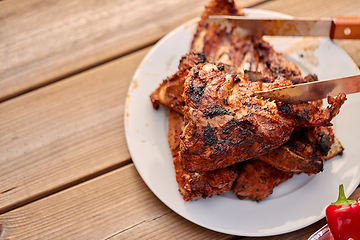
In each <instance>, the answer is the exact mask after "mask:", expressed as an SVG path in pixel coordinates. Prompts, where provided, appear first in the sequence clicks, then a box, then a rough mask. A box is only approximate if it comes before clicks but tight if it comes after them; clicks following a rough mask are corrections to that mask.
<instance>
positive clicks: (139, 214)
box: [0, 164, 232, 239]
mask: <svg viewBox="0 0 360 240" xmlns="http://www.w3.org/2000/svg"><path fill="white" fill-rule="evenodd" d="M0 226H2V227H1V228H2V234H1V235H0V239H35V238H41V239H139V238H141V237H144V238H146V239H152V238H154V239H229V238H232V236H230V235H225V234H221V233H216V232H213V231H210V230H207V229H205V228H202V227H199V226H197V225H195V224H193V223H191V222H189V221H187V220H185V219H184V218H182V217H180V216H178V215H177V214H175V213H174V212H172V211H171V210H170V209H169V208H167V207H166V206H165V205H164V204H163V203H162V202H160V200H158V199H157V198H156V197H155V196H154V195H153V193H152V192H151V191H150V190H149V189H148V187H147V186H146V185H145V184H144V182H143V181H142V179H141V178H140V176H139V175H138V173H137V171H136V169H135V167H134V165H133V164H130V165H127V166H124V167H122V168H120V169H117V170H115V171H112V172H110V173H107V174H105V175H102V176H100V177H98V178H95V179H92V180H90V181H87V182H85V183H82V184H80V185H77V186H75V187H73V188H69V189H67V190H65V191H63V192H60V193H57V194H54V195H52V196H49V197H47V198H44V199H41V200H39V201H36V202H33V203H31V204H28V205H26V206H23V207H21V208H18V209H15V210H13V211H11V212H8V213H5V214H3V215H0Z"/></svg>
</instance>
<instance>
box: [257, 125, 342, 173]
mask: <svg viewBox="0 0 360 240" xmlns="http://www.w3.org/2000/svg"><path fill="white" fill-rule="evenodd" d="M343 150H344V148H343V147H342V146H341V144H340V142H339V140H337V138H336V137H335V136H334V133H333V130H332V128H331V127H309V128H301V127H297V128H295V129H294V131H293V132H292V134H291V136H290V140H289V141H288V142H286V143H285V144H284V145H282V146H280V147H279V148H277V149H275V150H273V151H271V152H269V153H267V154H265V155H262V156H259V157H257V159H258V160H261V161H263V162H265V163H268V164H270V165H271V166H273V167H275V168H277V169H279V170H282V171H287V172H293V173H306V174H308V175H311V174H317V173H319V172H321V171H323V168H324V161H325V160H328V159H330V158H333V157H334V156H336V155H339V154H342V152H343Z"/></svg>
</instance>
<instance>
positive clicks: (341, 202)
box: [332, 184, 354, 206]
mask: <svg viewBox="0 0 360 240" xmlns="http://www.w3.org/2000/svg"><path fill="white" fill-rule="evenodd" d="M353 202H354V200H348V199H347V198H346V196H345V192H344V185H343V184H340V186H339V197H338V199H337V200H336V202H333V203H332V204H333V205H335V206H337V205H350V204H351V203H353Z"/></svg>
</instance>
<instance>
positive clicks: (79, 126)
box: [0, 49, 149, 213]
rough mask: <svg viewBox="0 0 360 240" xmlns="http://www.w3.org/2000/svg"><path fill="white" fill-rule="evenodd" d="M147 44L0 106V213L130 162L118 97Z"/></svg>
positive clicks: (122, 108)
mask: <svg viewBox="0 0 360 240" xmlns="http://www.w3.org/2000/svg"><path fill="white" fill-rule="evenodd" d="M148 50H149V49H144V50H142V51H138V52H136V53H134V54H131V55H128V56H126V57H123V58H120V59H118V60H116V61H113V62H110V63H107V64H105V65H103V66H100V67H97V68H94V69H92V70H89V71H86V72H84V73H82V74H78V75H76V76H74V77H71V78H69V79H66V80H64V81H60V82H57V83H56V84H52V85H49V86H47V87H43V88H41V89H38V90H36V91H33V92H30V93H28V94H25V95H22V96H21V97H17V98H15V99H12V100H9V101H6V102H3V103H2V104H0V132H1V134H0V142H1V144H0V152H1V154H0V165H1V168H0V182H1V184H0V213H1V212H3V211H6V210H7V209H9V208H11V207H12V206H14V205H17V204H21V203H23V202H24V201H25V202H26V201H29V200H31V199H33V198H37V197H41V196H42V195H44V194H46V193H47V192H48V191H56V189H59V188H61V187H63V186H66V185H68V184H71V183H73V182H76V181H79V179H83V178H86V177H87V176H89V175H93V174H96V173H97V172H99V171H104V170H105V171H106V169H108V168H112V167H113V166H119V165H121V164H126V163H129V162H130V155H129V152H128V149H127V144H126V140H125V133H124V111H125V106H124V105H125V98H126V94H127V89H128V86H129V83H130V80H131V78H132V75H133V73H134V71H135V69H136V67H137V65H138V64H139V62H140V61H141V59H142V58H143V57H144V55H145V54H146V53H147V51H148Z"/></svg>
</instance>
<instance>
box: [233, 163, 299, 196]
mask: <svg viewBox="0 0 360 240" xmlns="http://www.w3.org/2000/svg"><path fill="white" fill-rule="evenodd" d="M238 169H239V171H238V175H239V176H238V178H237V179H236V182H235V183H234V186H233V191H234V193H235V194H236V195H237V196H238V197H239V198H240V199H245V198H249V199H252V200H255V201H258V202H259V201H261V200H263V199H264V198H265V197H267V196H268V195H269V194H271V193H272V192H273V189H274V187H276V186H278V185H279V184H280V183H283V182H285V181H286V180H288V179H290V178H291V177H292V176H293V173H291V172H284V171H280V170H278V169H276V168H274V167H271V165H269V164H267V163H265V162H262V161H260V160H250V161H246V162H243V163H240V164H239V166H238Z"/></svg>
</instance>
